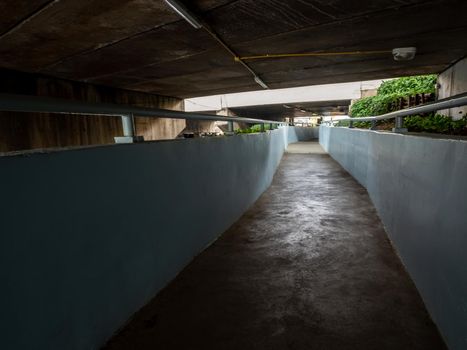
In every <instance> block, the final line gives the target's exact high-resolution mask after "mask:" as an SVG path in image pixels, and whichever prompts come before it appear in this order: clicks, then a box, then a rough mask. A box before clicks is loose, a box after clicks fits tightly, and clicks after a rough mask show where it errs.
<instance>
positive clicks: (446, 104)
mask: <svg viewBox="0 0 467 350" xmlns="http://www.w3.org/2000/svg"><path fill="white" fill-rule="evenodd" d="M465 105H467V93H463V94H459V95H455V96H451V97H448V98H444V99H441V100H438V101H435V102H430V103H425V104H422V105H418V106H415V107H410V108H405V109H401V110H399V111H394V112H390V113H386V114H382V115H378V116H374V117H358V118H334V119H332V120H326V121H323V123H328V124H334V123H339V122H342V121H347V122H349V127H350V128H352V127H353V123H354V122H368V121H370V122H372V125H371V127H372V128H374V127H375V126H376V121H378V120H387V119H395V128H394V129H393V131H394V132H407V129H404V118H403V117H406V116H409V115H414V114H421V113H428V112H434V111H437V110H441V109H447V108H453V107H460V106H465Z"/></svg>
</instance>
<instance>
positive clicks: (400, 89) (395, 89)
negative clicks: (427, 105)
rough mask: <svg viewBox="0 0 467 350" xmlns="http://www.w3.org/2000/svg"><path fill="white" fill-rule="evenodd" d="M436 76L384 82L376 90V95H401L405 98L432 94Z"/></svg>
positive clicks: (419, 76) (421, 76)
mask: <svg viewBox="0 0 467 350" xmlns="http://www.w3.org/2000/svg"><path fill="white" fill-rule="evenodd" d="M435 89H436V75H434V74H432V75H416V76H411V77H403V78H399V79H394V80H388V81H384V82H383V83H382V84H381V85H380V87H379V88H378V95H391V94H402V95H405V96H410V95H415V94H421V93H434V92H435Z"/></svg>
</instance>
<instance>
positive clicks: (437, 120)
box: [404, 113, 467, 135]
mask: <svg viewBox="0 0 467 350" xmlns="http://www.w3.org/2000/svg"><path fill="white" fill-rule="evenodd" d="M404 125H405V127H406V128H407V129H408V130H409V131H412V132H430V133H440V134H451V135H467V116H464V117H463V118H462V119H459V120H452V118H451V117H449V116H445V115H441V114H434V113H431V114H429V115H425V116H420V115H415V116H410V117H405V118H404Z"/></svg>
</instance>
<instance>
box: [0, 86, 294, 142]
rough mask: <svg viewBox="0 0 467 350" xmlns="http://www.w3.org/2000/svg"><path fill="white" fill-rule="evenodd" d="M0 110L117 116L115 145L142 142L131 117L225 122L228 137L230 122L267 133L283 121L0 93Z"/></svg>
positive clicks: (230, 129)
mask: <svg viewBox="0 0 467 350" xmlns="http://www.w3.org/2000/svg"><path fill="white" fill-rule="evenodd" d="M0 111H8V112H29V113H58V114H76V115H86V116H120V117H121V118H122V127H123V137H115V142H117V143H131V142H135V141H142V138H141V137H138V136H136V135H135V123H134V117H146V118H170V119H188V120H213V121H227V122H228V123H229V132H230V133H231V134H233V132H234V130H233V123H234V122H240V123H252V124H260V125H261V129H262V131H265V129H266V125H269V129H270V130H272V129H273V127H272V125H273V124H279V125H286V123H284V122H281V121H274V120H264V119H254V118H241V117H228V116H219V115H212V114H203V113H192V112H182V111H174V110H168V109H158V108H147V107H136V106H130V105H123V104H115V103H94V102H81V101H73V100H66V99H59V98H51V97H40V96H27V95H12V94H0Z"/></svg>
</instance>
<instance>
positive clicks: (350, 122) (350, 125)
mask: <svg viewBox="0 0 467 350" xmlns="http://www.w3.org/2000/svg"><path fill="white" fill-rule="evenodd" d="M349 128H351V129H353V121H352V120H351V121H349Z"/></svg>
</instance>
